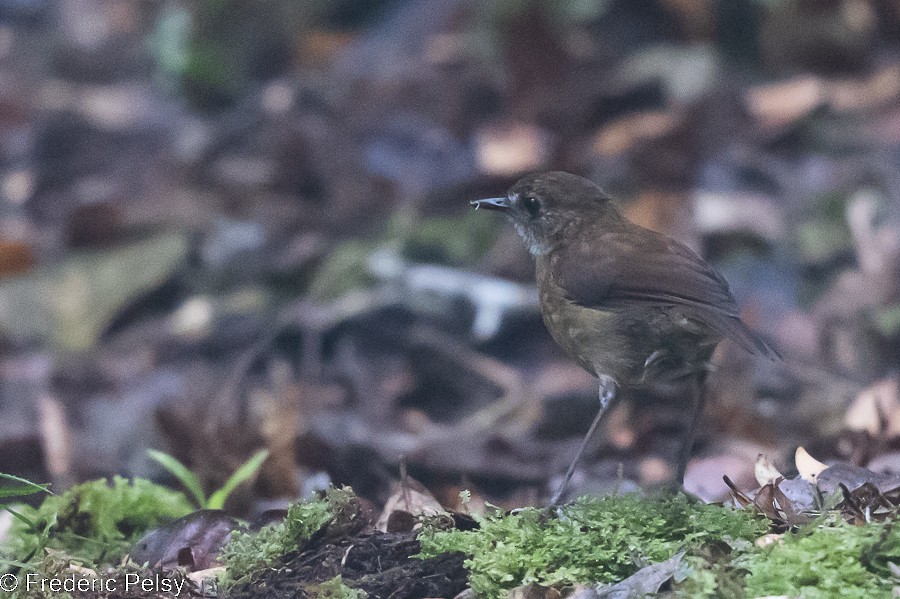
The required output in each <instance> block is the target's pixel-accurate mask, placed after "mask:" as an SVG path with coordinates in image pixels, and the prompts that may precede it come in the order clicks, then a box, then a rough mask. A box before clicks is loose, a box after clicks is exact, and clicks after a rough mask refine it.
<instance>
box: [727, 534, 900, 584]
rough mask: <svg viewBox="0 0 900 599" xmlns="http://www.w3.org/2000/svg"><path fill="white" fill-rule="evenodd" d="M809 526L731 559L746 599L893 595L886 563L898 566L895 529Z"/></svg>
mask: <svg viewBox="0 0 900 599" xmlns="http://www.w3.org/2000/svg"><path fill="white" fill-rule="evenodd" d="M810 528H811V530H809V531H803V532H804V533H805V534H797V535H786V536H785V537H784V543H778V544H773V545H770V546H769V547H767V548H765V549H763V550H758V551H752V552H749V553H747V554H745V555H744V556H741V557H738V558H737V559H736V560H735V565H738V566H741V567H743V568H745V569H746V570H747V571H748V572H749V574H748V575H747V578H746V588H747V595H748V596H750V597H757V596H764V595H789V596H791V597H803V598H806V599H818V598H820V597H821V598H826V597H850V598H854V597H858V598H860V599H863V598H877V597H885V598H887V597H892V596H893V595H892V584H891V582H890V571H889V567H888V565H887V564H888V562H894V563H900V529H898V528H897V527H895V526H891V525H885V524H869V525H867V526H852V525H850V524H847V523H845V522H844V521H843V520H839V519H830V520H829V521H826V522H825V523H818V524H816V525H815V526H812V527H810Z"/></svg>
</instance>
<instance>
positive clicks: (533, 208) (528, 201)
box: [522, 196, 541, 216]
mask: <svg viewBox="0 0 900 599" xmlns="http://www.w3.org/2000/svg"><path fill="white" fill-rule="evenodd" d="M522 204H523V205H524V206H525V210H527V211H528V213H529V214H531V216H537V213H538V212H540V211H541V201H540V200H539V199H537V198H536V197H534V196H527V197H526V198H525V199H524V200H522Z"/></svg>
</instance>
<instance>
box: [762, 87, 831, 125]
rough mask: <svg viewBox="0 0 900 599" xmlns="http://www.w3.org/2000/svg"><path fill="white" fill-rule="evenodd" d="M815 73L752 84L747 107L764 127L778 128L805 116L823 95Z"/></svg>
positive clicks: (816, 105) (823, 98)
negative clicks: (810, 75)
mask: <svg viewBox="0 0 900 599" xmlns="http://www.w3.org/2000/svg"><path fill="white" fill-rule="evenodd" d="M825 91H826V90H825V86H824V84H823V82H822V80H821V79H819V78H818V77H799V78H795V79H790V80H788V81H783V82H779V83H770V84H767V85H759V86H756V87H753V88H751V89H750V90H749V91H748V92H747V95H746V103H747V109H748V110H749V111H750V114H752V115H753V116H754V117H755V118H756V119H757V121H759V123H760V125H762V126H763V127H768V128H773V129H777V128H780V127H784V126H787V125H791V124H793V123H795V122H796V121H799V120H800V119H802V118H804V117H806V116H808V115H809V114H811V113H812V111H813V110H815V109H816V108H817V107H818V106H820V105H822V103H823V102H824V101H825V99H826V95H825Z"/></svg>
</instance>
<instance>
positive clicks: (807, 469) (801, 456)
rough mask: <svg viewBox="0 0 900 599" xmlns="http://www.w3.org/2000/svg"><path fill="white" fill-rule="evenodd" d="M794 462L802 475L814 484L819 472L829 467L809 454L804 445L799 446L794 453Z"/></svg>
mask: <svg viewBox="0 0 900 599" xmlns="http://www.w3.org/2000/svg"><path fill="white" fill-rule="evenodd" d="M794 463H795V464H796V465H797V472H798V473H799V474H800V477H801V478H802V479H803V480H805V481H807V482H810V483H812V484H816V480H817V479H818V476H819V474H820V473H821V472H822V471H823V470H825V469H826V468H828V466H827V465H825V464H823V463H822V462H820V461H819V460H817V459H815V458H814V457H812V456H811V455H809V453H808V452H807V451H806V450H805V449H803V447H798V448H797V451H796V452H795V453H794Z"/></svg>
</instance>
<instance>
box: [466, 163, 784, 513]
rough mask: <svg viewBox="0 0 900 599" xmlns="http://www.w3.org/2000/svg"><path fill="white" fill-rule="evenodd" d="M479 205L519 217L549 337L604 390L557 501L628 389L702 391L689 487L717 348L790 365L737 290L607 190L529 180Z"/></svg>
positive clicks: (695, 403) (687, 444)
mask: <svg viewBox="0 0 900 599" xmlns="http://www.w3.org/2000/svg"><path fill="white" fill-rule="evenodd" d="M471 204H472V205H473V206H474V207H475V208H485V209H488V210H499V211H502V212H504V213H506V214H507V215H508V216H509V217H510V218H511V219H512V221H513V224H514V225H515V227H516V230H517V231H518V233H519V235H521V236H522V238H523V239H524V240H525V242H526V243H527V244H528V249H529V251H530V252H531V254H532V255H533V256H534V257H535V261H536V276H537V285H538V289H539V291H540V302H541V313H542V314H543V317H544V323H545V324H546V326H547V329H549V331H550V334H551V335H552V336H553V338H554V339H555V340H556V342H557V343H558V344H559V345H560V346H562V348H563V349H564V350H565V351H566V352H567V353H568V354H569V355H571V356H572V357H573V358H574V359H575V360H577V361H578V363H579V364H580V365H581V366H582V368H584V369H585V370H587V371H588V372H590V373H591V374H593V375H594V376H596V377H597V379H598V380H599V382H600V410H599V412H598V413H597V416H596V417H595V418H594V421H593V423H592V424H591V426H590V429H589V430H588V433H587V435H586V436H585V438H584V441H583V442H582V444H581V448H580V449H579V450H578V454H577V455H576V457H575V459H574V460H573V462H572V465H571V466H570V467H569V470H568V472H567V473H566V477H565V478H564V480H563V483H562V484H561V485H560V488H559V489H558V490H557V492H556V493H555V494H554V496H553V499H552V504H553V505H556V504H557V503H558V502H559V500H560V498H561V497H562V496H563V494H564V493H565V490H566V487H567V486H568V483H569V481H570V480H571V478H572V474H573V473H574V472H575V468H576V466H577V465H578V462H579V460H580V458H581V455H582V453H583V452H584V450H585V448H586V447H587V445H588V442H589V441H590V439H591V437H592V436H593V434H594V432H595V431H596V430H597V427H598V426H599V424H600V422H601V420H602V418H603V415H604V414H606V413H607V412H608V411H609V408H610V406H611V405H612V403H613V402H614V400H615V399H616V398H617V396H618V394H619V389H620V388H621V389H639V388H642V387H647V386H650V385H652V384H656V383H668V382H676V381H685V382H690V383H691V389H692V392H691V420H690V425H689V427H688V429H687V431H686V433H685V436H684V440H683V445H682V448H681V451H680V452H679V455H678V462H677V469H676V480H677V482H678V484H679V486H680V485H681V484H682V483H683V482H684V472H685V468H686V466H687V461H688V458H689V457H690V452H691V446H692V445H693V440H694V429H695V428H696V425H697V421H698V419H699V416H700V413H701V412H702V410H703V403H704V393H703V386H704V382H705V380H706V374H707V372H708V371H709V367H710V359H711V358H712V354H713V351H714V350H715V348H716V345H718V343H719V342H720V341H722V340H723V339H725V338H728V339H732V340H734V341H736V342H737V343H738V344H739V345H740V346H741V347H743V348H744V349H746V350H747V351H749V352H751V353H753V354H757V355H761V356H766V357H768V358H770V359H777V358H779V357H780V356H779V355H778V352H776V351H775V350H774V349H773V348H772V347H770V346H769V345H768V344H767V343H766V342H765V341H763V340H762V339H761V338H760V337H759V336H758V335H757V334H756V333H754V332H753V331H751V330H750V329H748V328H747V326H746V325H745V324H744V323H743V322H741V318H740V314H739V312H738V307H737V304H736V303H735V301H734V297H733V296H732V295H731V291H730V290H729V288H728V283H727V282H726V281H725V279H723V278H722V276H721V275H719V273H717V272H716V271H715V270H713V268H712V267H711V266H710V265H709V264H708V263H707V262H706V261H705V260H703V258H701V257H700V256H698V255H697V254H695V253H694V252H693V251H691V250H690V249H688V248H687V247H686V246H684V245H683V244H681V243H679V242H677V241H675V240H674V239H671V238H669V237H667V236H665V235H662V234H660V233H656V232H654V231H650V230H649V229H645V228H643V227H641V226H639V225H636V224H634V223H632V222H630V221H628V220H627V219H625V218H624V217H623V216H622V215H621V214H620V213H619V211H618V209H617V208H616V206H615V205H614V204H613V202H612V200H611V199H610V198H609V197H607V196H606V195H605V194H604V193H603V191H601V190H600V188H598V187H597V186H596V185H594V184H593V183H592V182H590V181H588V180H587V179H584V178H582V177H578V176H576V175H571V174H569V173H563V172H550V173H539V174H533V175H528V176H526V177H524V178H522V179H521V180H519V181H518V182H517V183H516V184H515V185H513V186H512V188H511V189H510V190H509V192H508V193H507V195H506V197H503V198H491V199H486V200H476V201H473V202H471Z"/></svg>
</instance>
